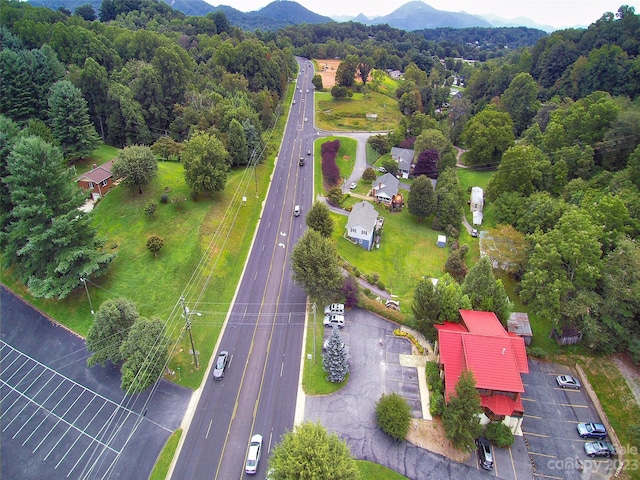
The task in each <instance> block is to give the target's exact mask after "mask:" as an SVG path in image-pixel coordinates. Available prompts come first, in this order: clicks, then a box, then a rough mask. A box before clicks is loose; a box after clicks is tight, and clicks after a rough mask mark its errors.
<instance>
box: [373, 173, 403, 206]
mask: <svg viewBox="0 0 640 480" xmlns="http://www.w3.org/2000/svg"><path fill="white" fill-rule="evenodd" d="M399 185H400V180H398V179H397V178H396V177H394V176H393V175H392V174H390V173H385V174H384V175H381V176H379V177H378V178H377V179H375V180H374V181H373V183H372V184H371V196H372V197H373V198H375V199H376V200H377V201H379V202H382V203H391V199H393V196H394V195H396V194H397V193H398V186H399Z"/></svg>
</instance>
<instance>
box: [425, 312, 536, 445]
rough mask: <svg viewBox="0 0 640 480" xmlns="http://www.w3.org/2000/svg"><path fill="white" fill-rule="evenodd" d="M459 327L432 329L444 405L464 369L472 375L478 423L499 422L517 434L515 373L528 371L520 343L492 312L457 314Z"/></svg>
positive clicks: (519, 412) (520, 410)
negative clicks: (435, 333)
mask: <svg viewBox="0 0 640 480" xmlns="http://www.w3.org/2000/svg"><path fill="white" fill-rule="evenodd" d="M460 316H461V317H462V323H453V322H445V323H444V324H442V325H436V326H435V327H436V329H437V330H438V363H439V365H440V368H441V369H442V371H443V372H444V386H445V401H447V402H448V401H449V398H450V396H451V394H453V393H455V386H456V383H457V382H458V378H459V377H460V374H461V373H462V372H463V371H464V370H470V371H471V372H473V376H474V378H475V380H476V388H477V390H478V393H479V394H480V401H481V404H482V409H483V413H484V417H485V418H483V423H488V422H490V421H502V422H503V423H505V424H506V425H507V426H509V427H510V428H511V430H512V431H513V432H514V433H519V431H520V426H521V424H522V416H523V414H524V407H523V406H522V394H523V393H524V385H523V384H522V377H521V374H523V373H529V365H528V362H527V352H526V349H525V344H524V340H523V339H522V338H521V337H519V336H517V335H515V334H513V333H510V332H508V331H506V330H505V329H504V327H503V326H502V324H501V323H500V320H498V317H496V315H495V313H493V312H478V311H473V310H460Z"/></svg>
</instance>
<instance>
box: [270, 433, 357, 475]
mask: <svg viewBox="0 0 640 480" xmlns="http://www.w3.org/2000/svg"><path fill="white" fill-rule="evenodd" d="M269 468H270V469H272V470H273V479H274V480H299V479H300V478H309V479H314V478H332V479H335V480H359V479H360V478H361V476H360V471H359V470H358V467H357V465H356V462H355V460H354V458H353V457H352V456H351V452H350V450H349V447H348V446H347V444H346V443H345V442H344V440H341V439H340V437H338V435H336V434H335V433H331V434H330V433H328V432H327V430H326V429H325V428H324V427H323V426H322V425H320V424H319V423H315V424H314V423H309V422H305V423H303V424H301V425H298V426H296V427H294V429H293V431H291V432H287V433H286V434H285V435H283V437H282V441H281V442H280V443H279V444H277V445H276V446H275V448H274V449H273V454H272V455H271V458H270V459H269Z"/></svg>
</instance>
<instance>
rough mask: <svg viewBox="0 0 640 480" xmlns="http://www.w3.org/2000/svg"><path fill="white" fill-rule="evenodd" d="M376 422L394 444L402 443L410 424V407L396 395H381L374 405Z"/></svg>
mask: <svg viewBox="0 0 640 480" xmlns="http://www.w3.org/2000/svg"><path fill="white" fill-rule="evenodd" d="M376 422H377V424H378V426H379V427H380V429H381V430H382V431H383V432H384V433H386V434H387V435H389V436H390V437H391V438H393V439H394V440H395V441H396V442H401V441H403V440H404V439H405V438H406V436H407V433H408V432H409V425H410V424H411V407H410V406H409V404H408V403H407V401H406V400H405V399H404V398H403V397H401V396H400V395H398V394H397V393H395V392H394V393H390V394H388V395H386V394H383V395H382V397H380V400H378V403H376Z"/></svg>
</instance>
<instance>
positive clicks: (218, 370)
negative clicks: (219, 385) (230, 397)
mask: <svg viewBox="0 0 640 480" xmlns="http://www.w3.org/2000/svg"><path fill="white" fill-rule="evenodd" d="M228 360H229V352H226V351H224V350H223V351H222V352H220V353H219V354H218V359H217V360H216V366H215V368H214V369H213V379H214V380H222V379H223V378H224V370H225V369H226V368H227V362H228Z"/></svg>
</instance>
